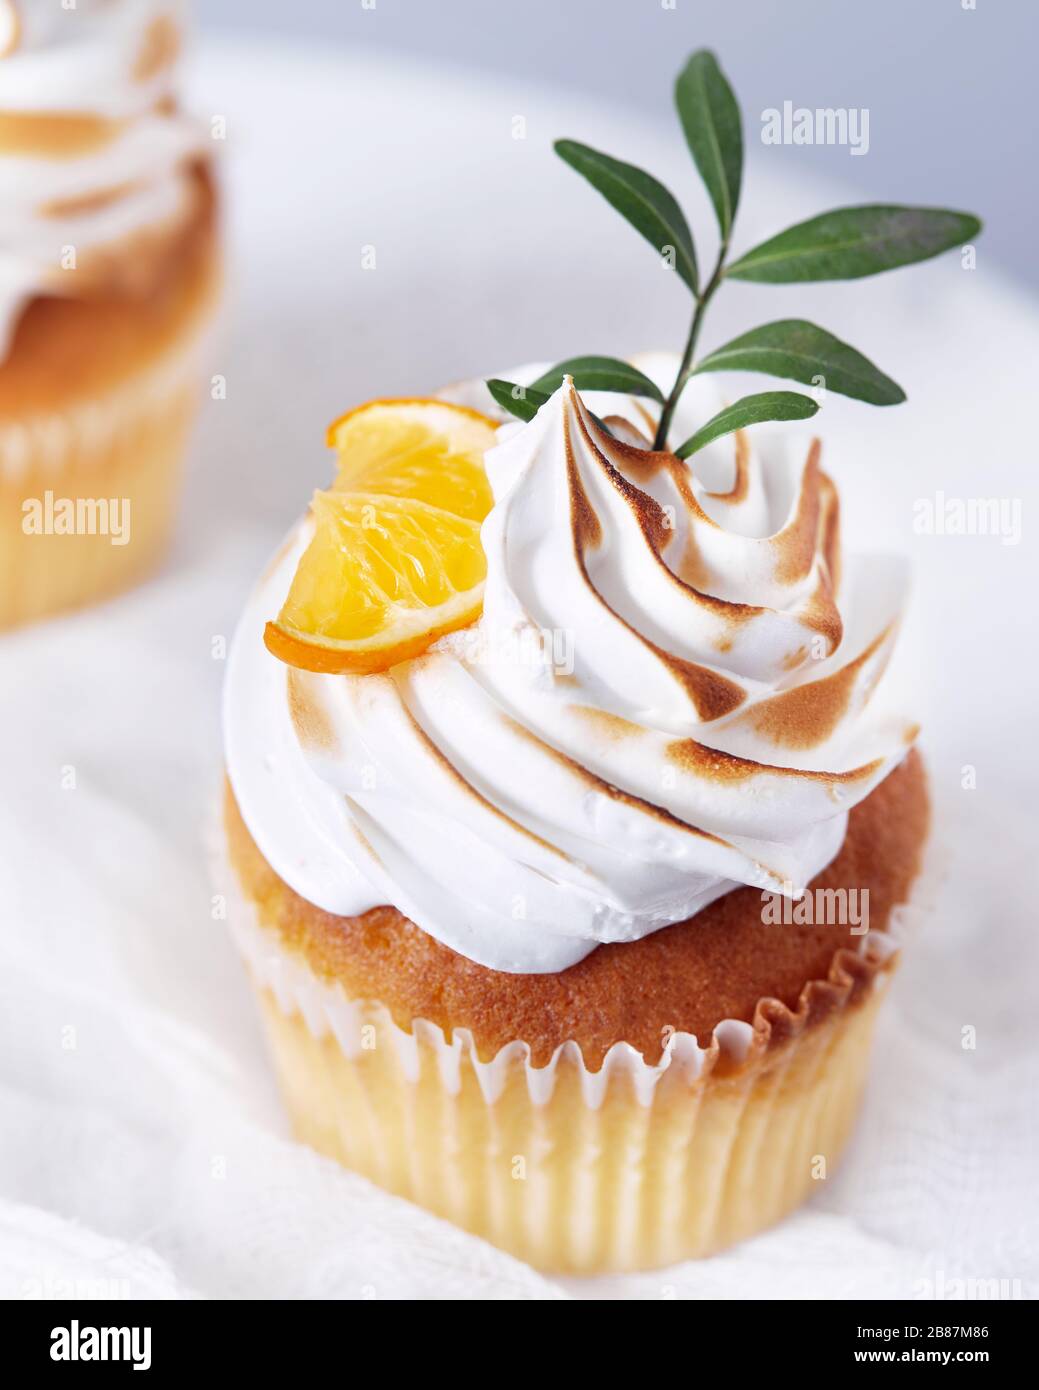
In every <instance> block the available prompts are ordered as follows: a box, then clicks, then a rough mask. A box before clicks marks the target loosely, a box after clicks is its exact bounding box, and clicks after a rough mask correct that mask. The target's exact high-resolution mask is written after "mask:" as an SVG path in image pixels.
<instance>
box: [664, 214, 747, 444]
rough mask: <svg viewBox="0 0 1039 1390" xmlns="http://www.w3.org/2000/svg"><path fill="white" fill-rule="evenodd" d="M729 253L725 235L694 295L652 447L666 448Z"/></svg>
mask: <svg viewBox="0 0 1039 1390" xmlns="http://www.w3.org/2000/svg"><path fill="white" fill-rule="evenodd" d="M728 253H729V238H728V237H725V239H724V240H723V241H722V244H721V246H720V247H719V249H718V260H717V263H716V264H715V267H714V270H713V272H712V274H711V278H710V279H709V280H708V282H707V284H706V285H705V286H704V288H703V292H702V293H701V294H698V295H697V296H696V308H695V310H694V311H693V321H692V323H691V324H690V326H689V337H688V339H687V340H686V345H685V352H683V354H682V361H681V362H680V363H679V367H678V375H677V376H676V377H675V384H674V386H672V388H671V394H670V395H669V396H668V398H667V400H666V401H665V402H664V409H663V410H662V411H661V412H660V423H659V425H657V432H656V434H655V435H654V437H653V448H654V449H666V448H667V435H668V431H669V430H670V428H671V417H672V416H673V415H674V413H675V407H676V406H677V405H678V401H679V397H680V396H681V394H682V392H683V391H684V390H685V388H686V384H687V383H688V381H689V378H690V377H691V376H692V374H693V353H694V352H695V351H696V342H697V339H698V338H699V336H700V325H701V323H702V322H703V316H704V313H705V311H706V309H707V306H708V304H710V302H711V299H712V298H713V296H714V292H715V290H716V289H717V288H718V286H719V284H720V283H721V278H722V271H723V269H724V267H725V257H726V256H727V255H728Z"/></svg>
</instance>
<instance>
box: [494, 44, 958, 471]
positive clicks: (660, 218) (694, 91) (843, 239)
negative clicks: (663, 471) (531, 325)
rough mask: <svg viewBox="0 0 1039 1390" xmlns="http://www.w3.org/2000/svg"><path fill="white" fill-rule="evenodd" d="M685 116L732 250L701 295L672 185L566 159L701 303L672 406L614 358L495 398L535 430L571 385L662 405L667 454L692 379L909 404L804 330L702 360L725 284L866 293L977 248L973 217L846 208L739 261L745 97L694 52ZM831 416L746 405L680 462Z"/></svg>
mask: <svg viewBox="0 0 1039 1390" xmlns="http://www.w3.org/2000/svg"><path fill="white" fill-rule="evenodd" d="M675 105H676V107H677V109H678V117H679V120H680V122H681V125H682V130H683V131H684V133H685V138H686V143H687V145H688V146H689V150H690V153H691V154H692V157H693V162H694V163H695V165H696V168H697V170H698V172H699V174H700V177H701V179H702V180H703V182H704V186H705V187H706V189H707V193H708V195H709V197H710V200H711V204H712V206H713V208H714V213H715V217H716V218H717V221H718V231H719V234H720V245H719V250H718V257H717V260H716V262H715V265H714V268H713V270H712V271H711V274H710V276H709V277H708V278H707V279H706V280H705V281H703V283H702V284H701V277H700V270H699V267H698V264H697V259H696V247H695V244H694V242H693V234H692V232H691V230H690V228H689V223H688V222H687V220H686V218H685V215H684V214H683V212H682V209H681V207H680V206H679V204H678V201H677V199H676V198H675V197H674V195H673V194H672V193H670V192H669V190H668V189H666V188H665V187H664V185H663V184H662V183H660V182H659V180H657V179H655V178H654V177H653V175H652V174H648V173H646V171H645V170H643V169H639V168H637V167H636V166H635V165H634V164H625V163H624V162H623V161H622V160H619V159H614V158H613V157H612V156H611V155H608V154H603V153H601V152H600V151H599V150H593V149H592V148H591V147H590V146H588V145H582V144H580V143H578V141H576V140H558V141H556V144H555V151H556V153H557V154H558V155H559V157H560V158H561V159H563V160H565V161H566V163H567V164H569V165H570V167H571V168H573V169H576V170H577V172H578V173H579V174H581V175H582V176H583V177H584V178H585V179H587V180H588V182H589V183H590V184H591V185H592V187H593V188H595V189H596V190H597V191H598V192H599V193H601V194H602V196H603V197H604V198H605V199H606V201H607V202H608V203H610V205H611V206H612V207H614V208H615V209H616V210H617V211H618V212H619V213H620V214H621V216H622V217H624V218H625V219H626V220H627V221H628V222H629V223H630V224H631V225H632V226H633V227H634V228H635V229H636V231H638V232H639V233H641V235H642V236H643V237H645V239H646V240H647V241H648V242H650V244H651V245H652V246H653V247H654V248H655V249H656V251H657V253H658V254H659V255H661V256H663V257H666V258H667V263H668V264H669V265H671V266H672V267H673V268H674V270H675V271H676V272H677V273H678V276H679V279H681V280H682V281H683V283H684V284H685V285H686V287H687V288H688V290H689V291H690V293H691V294H692V297H693V315H692V322H691V323H690V327H689V334H688V337H687V339H686V345H685V351H684V352H683V354H682V360H681V363H680V365H679V368H678V374H677V376H676V378H675V382H674V385H673V386H672V388H671V391H670V393H669V395H668V396H667V397H665V396H664V394H663V392H661V391H660V390H659V388H658V387H657V386H656V385H655V384H654V383H653V382H652V381H650V379H649V378H648V377H647V376H645V375H644V374H643V373H642V372H640V371H638V370H637V369H636V368H635V367H633V366H631V365H630V363H627V362H623V361H621V360H619V359H618V358H615V357H603V356H587V357H571V358H567V360H566V361H564V362H559V363H557V364H556V365H555V366H554V367H552V368H551V369H550V370H549V371H547V372H545V373H544V374H543V375H542V376H540V377H539V378H538V380H537V381H535V382H532V383H531V385H530V386H526V387H524V386H517V385H515V384H514V383H512V382H509V381H502V380H500V379H497V378H496V379H494V380H492V381H489V382H488V383H487V385H488V387H489V388H490V391H491V394H492V396H493V397H494V399H495V400H496V401H497V402H498V404H499V405H500V406H502V407H503V408H504V409H505V410H508V411H510V412H511V413H512V414H513V415H517V416H519V418H520V419H522V420H530V419H533V417H534V416H535V415H536V414H537V412H538V410H539V409H540V408H541V406H542V405H544V403H545V402H546V401H547V400H548V398H549V396H550V395H551V394H552V393H553V391H555V390H556V389H557V388H558V386H559V384H560V382H561V381H562V380H563V377H564V376H570V377H572V378H573V382H574V385H575V386H576V387H577V389H578V390H583V391H620V392H623V393H624V394H626V395H631V396H643V397H647V398H648V399H651V400H654V401H656V402H657V403H658V404H659V405H660V407H661V411H660V421H659V424H658V426H657V432H656V437H655V438H654V440H653V448H654V449H664V448H666V447H667V439H668V435H669V432H670V429H671V421H672V418H673V416H674V412H675V408H676V407H677V405H678V402H679V400H680V398H681V395H682V392H683V391H684V390H685V387H686V386H687V385H688V383H689V381H690V379H691V378H692V377H694V376H696V375H697V374H698V373H702V372H720V371H742V372H765V373H768V374H769V375H771V376H778V377H784V378H786V379H788V380H792V381H799V382H802V383H803V384H805V385H813V384H815V383H817V382H818V381H819V380H820V379H821V380H822V381H823V382H824V383H825V385H826V387H827V388H829V389H830V390H833V391H837V392H839V393H840V394H841V395H844V396H851V397H853V398H854V399H855V400H859V401H866V402H868V403H869V404H870V405H898V404H899V403H900V402H901V401H904V400H905V398H906V397H905V392H904V391H903V390H902V388H901V387H900V386H899V385H898V383H897V382H894V381H892V380H891V378H890V377H889V376H885V375H884V373H883V372H882V371H881V370H880V369H879V368H878V367H876V366H874V364H873V363H872V362H871V361H870V360H869V358H867V357H864V356H863V355H862V353H860V352H858V351H856V349H855V348H853V347H851V346H850V345H849V344H848V343H844V342H842V341H841V340H840V338H837V337H835V336H834V335H833V334H832V333H828V332H827V331H826V329H825V328H819V327H818V326H817V325H816V324H814V323H809V322H807V321H806V320H805V319H777V320H776V321H775V322H774V323H766V324H762V325H761V327H760V328H752V329H751V330H750V331H749V332H748V333H743V334H741V335H740V336H739V337H738V338H733V340H732V341H731V342H729V343H725V344H723V345H722V346H721V347H718V348H715V349H714V351H713V352H709V353H707V355H706V356H704V357H700V358H699V359H697V357H696V349H697V345H698V342H699V338H700V329H701V327H702V324H703V319H704V314H705V312H706V310H707V306H708V305H709V304H710V302H711V300H712V299H713V298H714V296H715V294H716V293H717V291H718V289H719V287H720V286H721V284H722V283H723V282H724V281H725V280H726V279H729V280H755V281H758V282H759V283H761V284H769V285H790V284H803V283H807V282H808V281H812V280H816V281H818V280H856V279H859V278H860V277H861V276H864V275H878V274H879V273H880V272H881V271H884V270H894V269H896V268H897V267H898V266H903V265H912V264H914V263H915V262H917V261H925V260H929V259H930V258H931V257H932V256H937V255H940V254H941V252H943V251H948V250H949V249H951V248H952V247H954V246H959V245H962V244H964V243H965V242H969V241H972V240H973V239H974V238H975V237H976V236H977V235H978V233H979V232H980V231H981V222H980V220H979V219H978V218H977V217H975V216H973V214H971V213H966V212H950V211H947V210H946V209H943V208H918V207H895V206H888V205H869V206H865V207H850V208H837V209H835V210H834V211H832V212H824V213H822V214H820V215H819V216H818V217H811V218H809V219H808V221H807V222H799V223H798V224H797V225H796V226H794V227H788V228H787V230H786V231H784V232H780V233H778V235H776V236H774V237H770V238H769V240H768V241H764V242H762V243H761V245H760V246H756V247H754V248H753V249H752V250H750V251H747V252H745V253H744V254H743V255H742V256H740V257H738V258H737V259H736V260H733V261H730V260H729V259H728V257H729V245H730V241H731V238H732V229H733V223H734V222H735V218H736V210H737V207H738V206H739V200H740V188H741V183H742V178H743V131H742V124H741V120H740V109H739V106H738V104H737V102H736V98H735V97H734V95H733V92H732V88H731V87H730V86H729V84H728V82H727V81H726V79H725V75H724V74H723V72H722V70H721V68H720V67H719V66H718V62H717V60H716V58H715V57H714V54H713V53H710V52H708V51H707V50H706V49H701V50H700V51H699V52H697V53H694V54H693V55H692V57H691V58H690V59H689V61H688V62H687V63H686V65H685V67H684V68H683V69H682V72H681V73H680V74H679V77H678V80H677V82H676V83H675ZM817 409H818V406H817V404H816V402H815V401H814V400H813V399H812V398H811V397H809V396H804V395H801V394H800V393H799V392H796V391H763V392H761V393H760V394H758V395H752V396H744V397H743V398H742V399H741V400H738V401H736V402H734V403H733V404H732V405H730V406H726V408H725V409H724V410H721V411H719V412H718V414H717V415H715V416H713V417H712V418H711V419H710V420H708V421H707V422H706V424H704V425H703V426H702V427H701V428H700V429H699V430H697V432H696V433H695V434H694V435H693V436H692V438H690V439H687V440H686V441H685V443H684V444H681V445H679V446H678V448H677V449H676V450H675V453H676V454H677V455H678V456H679V457H680V458H688V457H689V456H690V455H691V454H694V453H696V451H697V450H698V449H702V448H703V447H704V445H706V444H709V443H711V441H712V440H714V439H718V438H719V437H720V436H722V435H725V434H731V433H732V431H733V430H738V429H743V428H745V427H746V426H747V425H753V424H758V423H761V422H764V421H767V420H806V419H808V418H809V417H810V416H812V415H814V414H815V412H816V410H817Z"/></svg>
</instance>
